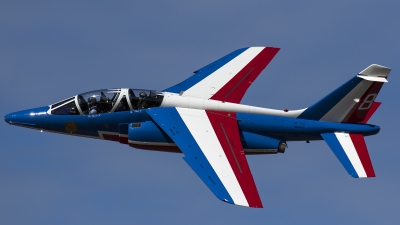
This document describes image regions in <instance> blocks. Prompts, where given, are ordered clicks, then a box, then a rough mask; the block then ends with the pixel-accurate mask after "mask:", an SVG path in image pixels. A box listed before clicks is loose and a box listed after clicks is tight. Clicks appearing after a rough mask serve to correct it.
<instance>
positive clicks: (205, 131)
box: [147, 108, 262, 208]
mask: <svg viewBox="0 0 400 225" xmlns="http://www.w3.org/2000/svg"><path fill="white" fill-rule="evenodd" d="M147 113H148V114H149V115H150V117H151V118H152V119H153V120H154V121H155V122H156V123H157V124H158V125H159V126H160V127H161V128H162V129H163V130H164V131H165V132H166V133H167V134H168V135H169V136H170V137H171V138H172V139H173V140H174V142H175V143H176V144H177V146H178V147H179V148H180V149H181V151H182V152H183V153H184V154H185V157H184V160H185V161H186V162H187V163H188V164H189V166H190V167H191V168H192V169H193V170H194V171H195V172H196V174H197V175H198V176H199V177H200V178H201V179H202V181H203V182H204V183H205V184H206V185H207V186H208V188H209V189H210V190H211V191H212V192H213V193H214V194H215V195H216V197H217V198H219V199H220V200H222V201H224V202H228V203H231V204H235V205H241V206H249V207H257V208H262V203H261V200H260V197H259V195H258V191H257V188H256V185H255V183H254V180H253V176H252V174H251V171H250V168H249V165H248V163H247V160H246V157H245V155H244V151H243V148H242V145H241V142H240V137H239V130H238V125H237V121H236V114H235V113H226V112H223V113H222V112H214V111H206V110H197V109H187V108H151V109H149V110H147Z"/></svg>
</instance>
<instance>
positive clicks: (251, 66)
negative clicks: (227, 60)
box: [211, 47, 279, 103]
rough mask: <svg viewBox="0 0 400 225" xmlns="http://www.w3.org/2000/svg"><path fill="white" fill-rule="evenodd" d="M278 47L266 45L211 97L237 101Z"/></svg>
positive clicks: (276, 51)
mask: <svg viewBox="0 0 400 225" xmlns="http://www.w3.org/2000/svg"><path fill="white" fill-rule="evenodd" d="M278 51H279V48H273V47H266V48H264V49H263V50H262V51H261V52H260V53H259V54H258V55H257V56H256V57H254V59H252V60H251V61H250V62H249V63H248V64H247V65H246V66H245V67H244V68H243V69H242V70H241V71H240V72H239V73H237V74H236V75H235V76H234V77H233V78H232V79H231V80H230V81H229V82H228V83H226V84H225V85H224V86H223V87H222V88H221V89H220V90H219V91H218V92H217V93H215V94H214V95H213V96H212V98H211V99H213V100H219V101H227V102H233V103H239V102H240V101H241V100H242V98H243V96H244V94H245V93H246V91H247V89H248V88H249V87H250V85H251V84H252V83H253V82H254V80H255V79H256V78H257V77H258V75H259V74H260V73H261V71H263V70H264V68H265V67H266V66H267V65H268V64H269V62H271V60H272V59H273V58H274V56H275V55H276V53H278Z"/></svg>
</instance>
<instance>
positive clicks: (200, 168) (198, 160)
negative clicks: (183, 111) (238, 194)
mask: <svg viewBox="0 0 400 225" xmlns="http://www.w3.org/2000/svg"><path fill="white" fill-rule="evenodd" d="M147 113H148V114H149V116H150V117H151V118H152V119H153V120H154V121H155V122H156V123H157V124H158V125H159V126H160V127H161V128H162V129H163V130H164V131H165V132H166V133H167V134H168V135H169V136H170V137H171V138H172V140H174V142H175V144H176V145H178V147H179V148H180V150H181V151H182V152H183V153H184V154H185V157H184V158H183V159H184V160H185V161H186V163H187V164H189V166H190V167H191V168H192V169H193V170H194V172H196V174H197V175H198V176H199V177H200V178H201V180H202V181H203V182H204V183H205V184H206V185H207V187H208V188H209V189H210V190H211V191H212V192H213V193H214V194H215V196H217V198H219V199H221V200H225V201H227V202H228V203H231V204H234V202H233V199H232V197H231V196H230V195H229V193H228V191H227V190H226V188H225V187H224V185H223V184H222V182H221V180H220V179H219V177H218V176H217V174H216V173H215V171H214V170H213V168H212V166H211V164H210V163H209V162H208V160H207V158H206V157H205V155H204V153H203V151H202V150H201V149H200V147H199V145H198V144H197V142H196V140H195V139H194V138H193V136H192V135H191V133H190V131H189V129H188V128H187V127H186V124H185V123H184V122H183V120H182V118H181V116H180V115H179V113H178V111H177V110H176V108H151V109H149V110H147Z"/></svg>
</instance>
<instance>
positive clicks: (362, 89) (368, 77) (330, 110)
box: [298, 64, 391, 123]
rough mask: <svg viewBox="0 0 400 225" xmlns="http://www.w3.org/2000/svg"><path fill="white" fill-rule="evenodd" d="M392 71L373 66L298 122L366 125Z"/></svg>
mask: <svg viewBox="0 0 400 225" xmlns="http://www.w3.org/2000/svg"><path fill="white" fill-rule="evenodd" d="M390 71H391V69H390V68H387V67H384V66H380V65H377V64H372V65H370V66H369V67H367V68H366V69H364V70H363V71H361V72H360V73H359V74H358V75H357V76H355V77H353V78H352V79H350V80H349V81H348V82H346V83H345V84H343V85H342V86H340V87H339V88H338V89H336V90H335V91H333V92H332V93H330V94H329V95H327V96H326V97H324V98H323V99H321V100H320V101H318V102H317V103H315V104H314V105H312V106H311V107H309V108H307V109H306V110H305V111H304V112H303V113H302V114H300V115H299V117H298V118H302V119H312V120H321V121H330V122H343V123H366V122H367V121H368V119H369V118H370V117H371V116H372V114H373V113H374V112H375V111H376V109H377V108H378V107H379V105H380V102H375V98H376V96H378V93H379V91H380V89H381V87H382V85H383V83H385V82H387V80H386V78H387V77H388V75H389V73H390Z"/></svg>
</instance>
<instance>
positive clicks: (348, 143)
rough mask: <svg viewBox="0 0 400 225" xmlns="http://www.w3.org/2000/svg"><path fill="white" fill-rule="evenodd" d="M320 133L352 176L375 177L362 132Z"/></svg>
mask: <svg viewBox="0 0 400 225" xmlns="http://www.w3.org/2000/svg"><path fill="white" fill-rule="evenodd" d="M321 135H322V137H323V138H324V140H325V141H326V143H327V144H328V145H329V147H330V148H331V149H332V151H333V153H335V155H336V157H337V158H338V159H339V161H340V162H341V163H342V165H343V166H344V168H345V169H346V171H347V172H348V173H349V174H350V175H351V176H352V177H355V178H364V177H375V172H374V168H373V167H372V163H371V159H370V157H369V153H368V149H367V146H366V144H365V141H364V136H363V135H362V134H348V133H325V134H321Z"/></svg>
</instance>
